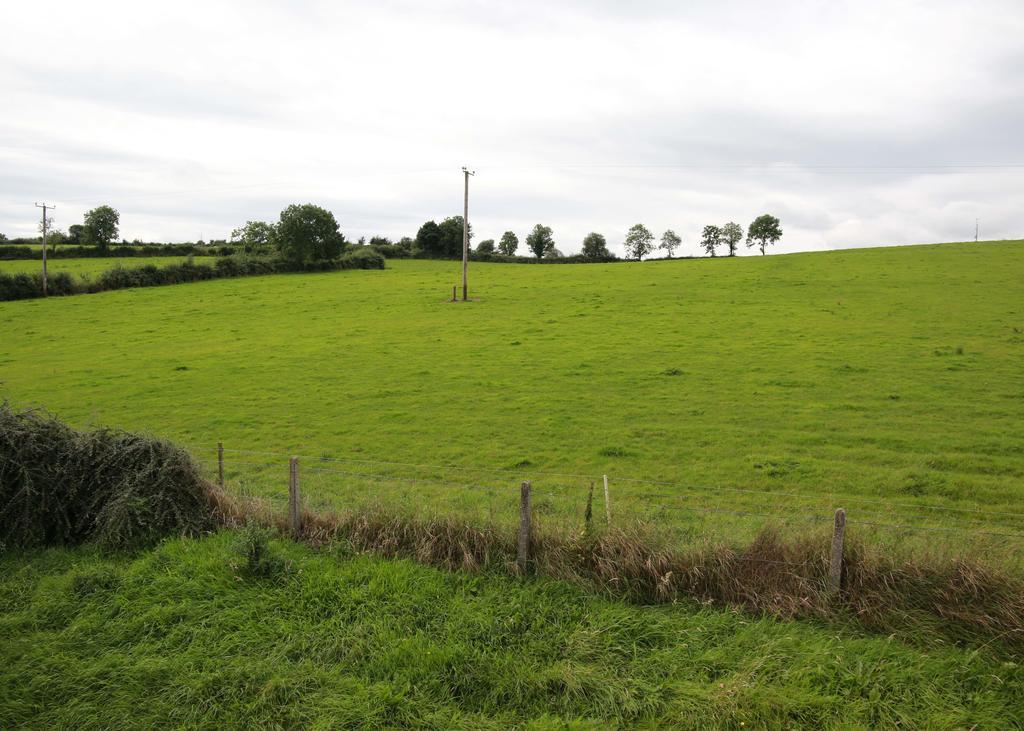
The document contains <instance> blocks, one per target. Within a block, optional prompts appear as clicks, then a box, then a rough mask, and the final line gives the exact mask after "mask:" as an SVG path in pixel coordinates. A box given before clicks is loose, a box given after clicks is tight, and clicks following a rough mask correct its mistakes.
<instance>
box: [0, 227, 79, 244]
mask: <svg viewBox="0 0 1024 731" xmlns="http://www.w3.org/2000/svg"><path fill="white" fill-rule="evenodd" d="M72 228H74V226H72ZM7 241H8V238H7V235H6V234H0V244H4V243H7Z"/></svg>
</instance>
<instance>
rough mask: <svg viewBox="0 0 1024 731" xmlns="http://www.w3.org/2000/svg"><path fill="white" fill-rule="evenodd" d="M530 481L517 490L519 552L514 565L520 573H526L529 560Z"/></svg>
mask: <svg viewBox="0 0 1024 731" xmlns="http://www.w3.org/2000/svg"><path fill="white" fill-rule="evenodd" d="M531 517H532V515H531V512H530V481H529V480H527V481H526V482H524V483H523V484H522V485H520V488H519V550H518V551H517V553H516V565H517V566H519V571H520V572H521V573H524V574H525V573H526V565H527V563H528V562H529V560H530V527H531V526H530V521H531Z"/></svg>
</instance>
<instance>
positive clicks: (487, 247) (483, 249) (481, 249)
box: [476, 239, 494, 254]
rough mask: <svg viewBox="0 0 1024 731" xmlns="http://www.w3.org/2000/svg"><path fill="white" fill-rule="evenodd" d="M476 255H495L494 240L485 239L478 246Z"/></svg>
mask: <svg viewBox="0 0 1024 731" xmlns="http://www.w3.org/2000/svg"><path fill="white" fill-rule="evenodd" d="M476 253H478V254H493V253H494V239H484V240H483V241H481V242H480V243H479V244H477V245H476Z"/></svg>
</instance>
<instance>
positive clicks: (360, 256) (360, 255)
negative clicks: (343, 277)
mask: <svg viewBox="0 0 1024 731" xmlns="http://www.w3.org/2000/svg"><path fill="white" fill-rule="evenodd" d="M338 268H339V269H383V268H384V257H383V256H382V255H381V254H380V252H378V251H376V250H375V249H374V248H373V247H371V246H366V247H361V248H358V249H353V250H352V251H350V252H348V253H347V254H345V256H343V257H341V260H340V266H339V267H338Z"/></svg>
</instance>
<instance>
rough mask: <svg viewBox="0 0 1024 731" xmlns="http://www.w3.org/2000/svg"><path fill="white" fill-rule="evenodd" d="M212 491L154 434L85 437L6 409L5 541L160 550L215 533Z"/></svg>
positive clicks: (0, 451)
mask: <svg viewBox="0 0 1024 731" xmlns="http://www.w3.org/2000/svg"><path fill="white" fill-rule="evenodd" d="M210 500H211V499H210V496H209V493H208V490H207V485H206V483H205V482H204V481H203V479H202V478H201V476H200V474H199V470H198V468H197V467H196V465H195V464H194V463H193V462H192V459H191V458H190V457H189V456H188V454H187V453H186V452H185V451H183V450H182V449H180V448H178V447H176V446H174V445H173V444H171V443H170V442H166V441H163V440H159V439H154V438H151V437H147V436H143V435H139V434H131V433H128V432H121V431H114V430H109V429H100V430H97V431H77V430H74V429H71V428H70V427H68V426H66V425H64V424H63V423H61V422H60V421H58V420H57V419H55V418H53V417H51V416H49V415H47V414H43V413H40V412H37V411H24V412H16V411H14V410H13V409H11V408H10V406H9V405H7V404H3V405H0V543H2V544H3V545H5V546H36V545H74V544H78V543H81V542H84V541H95V542H97V543H99V544H100V545H101V546H104V547H106V548H116V549H132V548H139V547H143V546H147V545H152V544H153V543H155V542H156V541H158V540H159V539H161V538H163V537H165V536H169V535H181V534H187V535H195V534H198V533H202V532H204V531H207V530H211V529H212V528H213V527H214V518H213V508H212V504H211V502H210Z"/></svg>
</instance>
